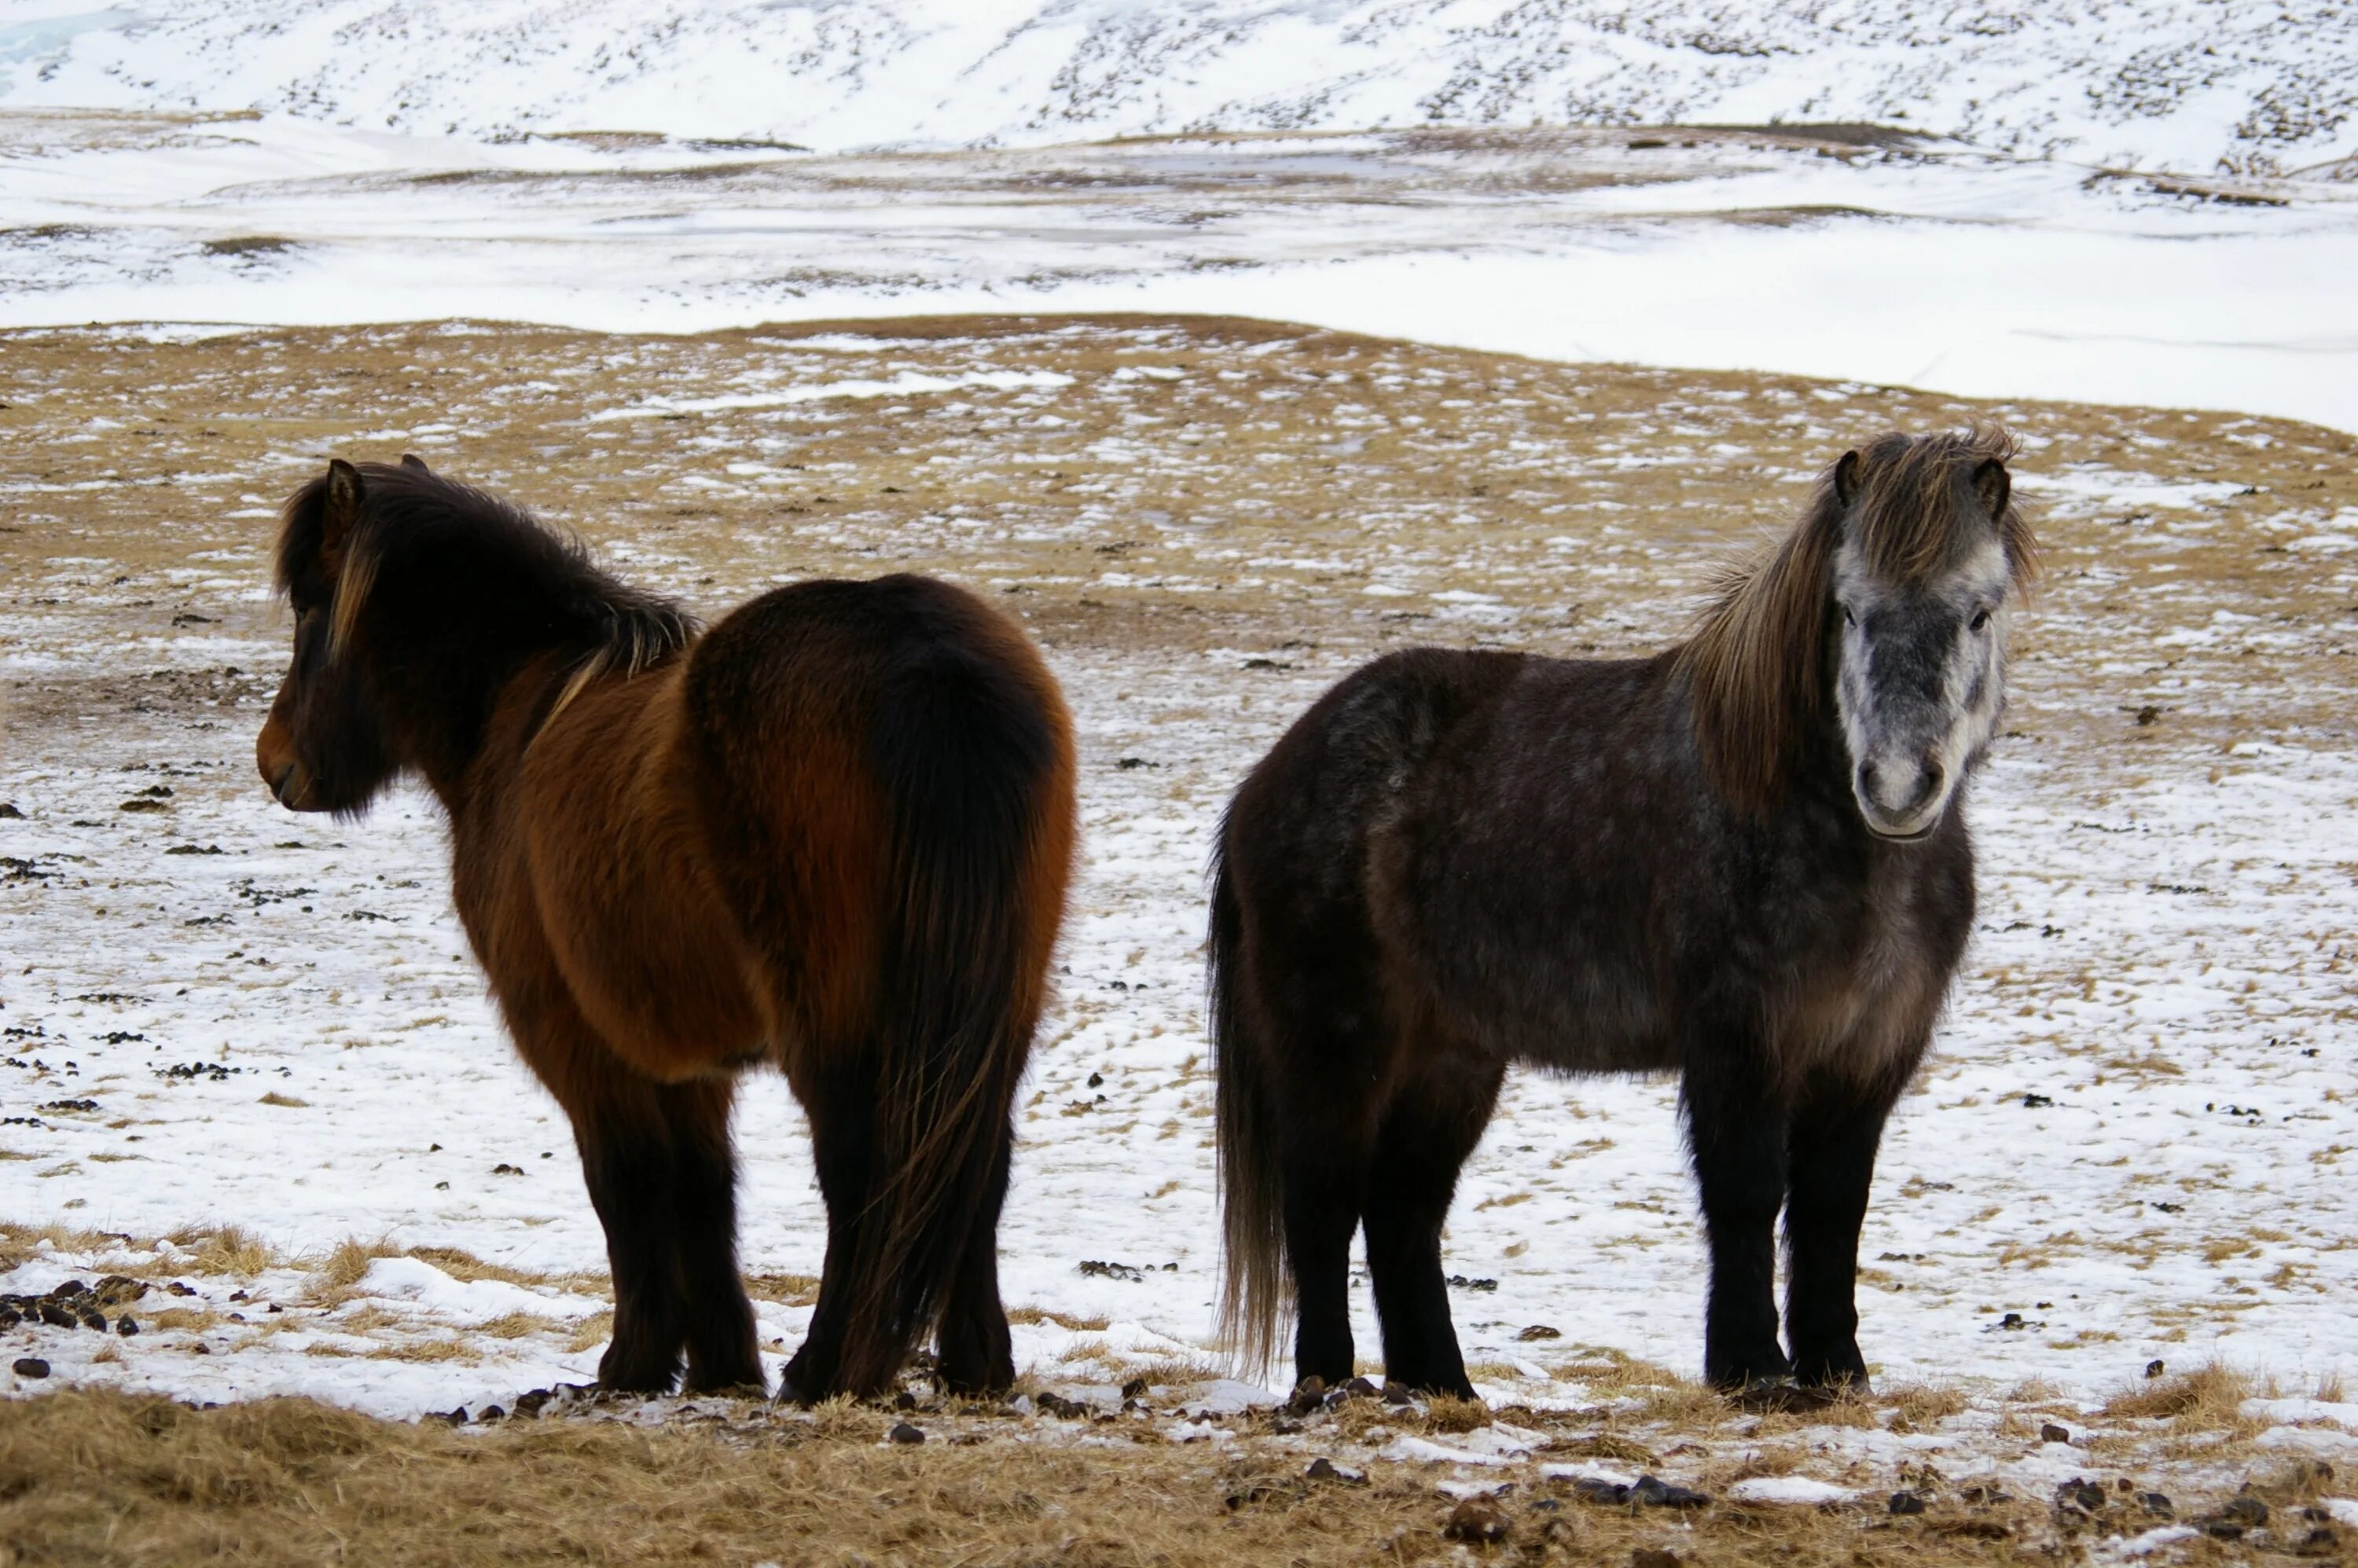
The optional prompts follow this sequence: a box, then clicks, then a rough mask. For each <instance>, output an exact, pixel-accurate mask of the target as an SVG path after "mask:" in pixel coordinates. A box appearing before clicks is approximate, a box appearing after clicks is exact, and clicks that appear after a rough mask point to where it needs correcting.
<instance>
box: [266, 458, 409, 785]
mask: <svg viewBox="0 0 2358 1568" xmlns="http://www.w3.org/2000/svg"><path fill="white" fill-rule="evenodd" d="M411 461H415V460H414V459H413V460H411ZM366 483H367V481H365V479H364V478H363V477H362V472H361V470H358V469H356V468H354V467H353V466H352V464H350V463H348V462H345V461H344V460H342V459H341V458H338V459H335V460H331V461H330V463H329V464H328V471H327V472H326V473H325V474H322V475H320V476H319V478H317V479H315V480H313V481H311V482H310V483H308V484H307V485H305V486H304V487H303V488H302V489H301V490H299V491H297V492H296V493H295V496H294V499H292V500H291V501H289V502H288V503H287V510H286V514H285V518H284V522H283V524H282V528H281V532H280V535H279V540H278V586H279V588H280V589H281V590H282V591H284V592H285V593H286V595H287V601H288V603H289V604H290V605H291V606H292V607H293V609H294V611H295V657H294V662H293V663H291V664H290V665H287V678H286V680H285V681H284V682H283V683H281V685H280V686H279V687H278V697H277V699H276V701H274V702H273V703H272V704H271V705H270V717H269V719H267V720H266V721H265V723H264V724H263V726H262V734H261V735H260V737H259V738H258V739H256V741H254V762H255V764H256V765H257V766H258V767H259V768H260V769H261V770H262V781H263V783H265V784H268V785H269V786H270V792H271V794H273V795H276V796H277V797H278V802H279V804H280V805H282V806H287V807H288V808H289V809H291V810H295V811H335V812H357V811H360V810H362V809H363V808H364V807H366V806H367V805H368V803H369V802H370V801H371V800H372V799H373V798H374V797H375V795H377V793H378V792H379V791H380V790H382V789H384V786H385V785H386V784H390V783H392V781H393V778H394V775H395V773H398V772H399V771H400V763H399V762H398V760H397V759H396V758H395V755H394V753H393V748H392V745H391V743H390V741H389V739H388V737H387V736H386V733H385V730H384V718H383V714H382V712H381V711H380V708H379V706H378V704H377V702H376V701H375V699H374V696H373V693H372V692H371V690H370V684H371V683H370V681H369V678H368V674H367V672H366V670H365V669H364V668H363V667H362V660H361V658H360V657H359V656H358V651H357V650H356V649H355V647H354V645H353V644H354V642H355V635H354V633H355V632H356V630H357V626H358V622H359V611H360V609H361V606H362V601H363V600H365V598H366V596H367V593H368V588H369V584H368V580H367V579H368V577H369V576H370V568H369V557H367V555H366V554H365V553H364V552H363V551H362V550H360V549H357V548H356V547H355V546H356V545H357V544H358V543H359V540H360V536H361V518H362V505H363V504H364V503H365V501H366Z"/></svg>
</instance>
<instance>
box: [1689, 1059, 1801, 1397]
mask: <svg viewBox="0 0 2358 1568" xmlns="http://www.w3.org/2000/svg"><path fill="white" fill-rule="evenodd" d="M1755 1052H1756V1048H1755V1047H1754V1046H1753V1044H1752V1043H1751V1042H1749V1041H1738V1040H1734V1039H1729V1040H1724V1041H1714V1042H1713V1043H1711V1044H1706V1045H1704V1047H1703V1048H1702V1049H1700V1050H1697V1051H1695V1052H1693V1054H1691V1057H1690V1060H1689V1063H1688V1065H1687V1071H1686V1085H1685V1092H1684V1100H1685V1109H1686V1122H1687V1147H1688V1151H1689V1153H1690V1155H1691V1156H1692V1158H1693V1162H1694V1171H1695V1180H1696V1184H1697V1185H1698V1186H1699V1187H1700V1188H1701V1189H1702V1196H1703V1217H1704V1228H1705V1230H1706V1231H1707V1232H1708V1234H1709V1237H1710V1241H1711V1299H1710V1304H1709V1306H1708V1307H1707V1308H1706V1309H1705V1311H1704V1348H1703V1367H1704V1377H1705V1378H1706V1379H1709V1380H1710V1381H1711V1383H1712V1384H1713V1386H1714V1387H1715V1388H1720V1389H1725V1390H1731V1391H1736V1392H1741V1391H1743V1390H1747V1389H1755V1388H1758V1387H1759V1386H1761V1385H1775V1384H1778V1383H1780V1382H1782V1381H1783V1380H1784V1379H1788V1378H1790V1377H1791V1376H1792V1371H1793V1368H1792V1363H1791V1362H1790V1361H1788V1360H1787V1359H1786V1358H1785V1353H1784V1351H1783V1350H1782V1349H1781V1348H1779V1346H1778V1344H1777V1293H1776V1292H1777V1247H1776V1233H1777V1211H1778V1210H1779V1208H1781V1207H1782V1206H1784V1201H1785V1171H1786V1165H1785V1158H1786V1155H1785V1149H1786V1140H1785V1125H1786V1117H1785V1111H1784V1108H1783V1107H1782V1105H1780V1104H1779V1102H1778V1100H1777V1099H1776V1098H1775V1097H1774V1096H1773V1095H1772V1094H1771V1092H1770V1089H1769V1084H1768V1075H1767V1073H1766V1071H1765V1070H1764V1069H1763V1067H1762V1065H1761V1064H1760V1062H1759V1060H1758V1055H1757V1054H1755Z"/></svg>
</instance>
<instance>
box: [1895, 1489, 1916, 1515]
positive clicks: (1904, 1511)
mask: <svg viewBox="0 0 2358 1568" xmlns="http://www.w3.org/2000/svg"><path fill="white" fill-rule="evenodd" d="M1891 1511H1892V1512H1893V1513H1895V1514H1901V1515H1909V1514H1920V1513H1922V1512H1923V1511H1924V1495H1923V1494H1922V1493H1921V1492H1894V1493H1892V1494H1891Z"/></svg>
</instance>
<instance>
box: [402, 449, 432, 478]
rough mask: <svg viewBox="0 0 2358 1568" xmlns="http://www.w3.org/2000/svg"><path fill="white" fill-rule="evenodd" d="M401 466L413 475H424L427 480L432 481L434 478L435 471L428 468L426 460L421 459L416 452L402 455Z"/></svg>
mask: <svg viewBox="0 0 2358 1568" xmlns="http://www.w3.org/2000/svg"><path fill="white" fill-rule="evenodd" d="M401 466H402V467H403V468H406V469H407V470H409V471H410V472H411V473H416V474H424V475H425V476H426V477H427V479H432V478H433V477H434V470H432V469H429V468H427V466H426V460H425V459H424V458H421V457H419V456H418V455H417V454H416V452H404V453H402V454H401Z"/></svg>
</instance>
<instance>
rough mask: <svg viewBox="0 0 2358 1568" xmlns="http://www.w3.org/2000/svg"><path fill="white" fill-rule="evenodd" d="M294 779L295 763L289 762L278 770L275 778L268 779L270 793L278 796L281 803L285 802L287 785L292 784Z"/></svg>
mask: <svg viewBox="0 0 2358 1568" xmlns="http://www.w3.org/2000/svg"><path fill="white" fill-rule="evenodd" d="M294 780H295V764H294V763H292V762H289V763H287V765H286V766H285V767H283V768H281V769H279V770H278V776H277V777H276V778H275V779H272V780H271V781H270V793H271V794H272V795H276V796H277V797H278V800H279V803H280V804H281V805H285V804H287V785H288V784H292V783H293V782H294Z"/></svg>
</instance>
